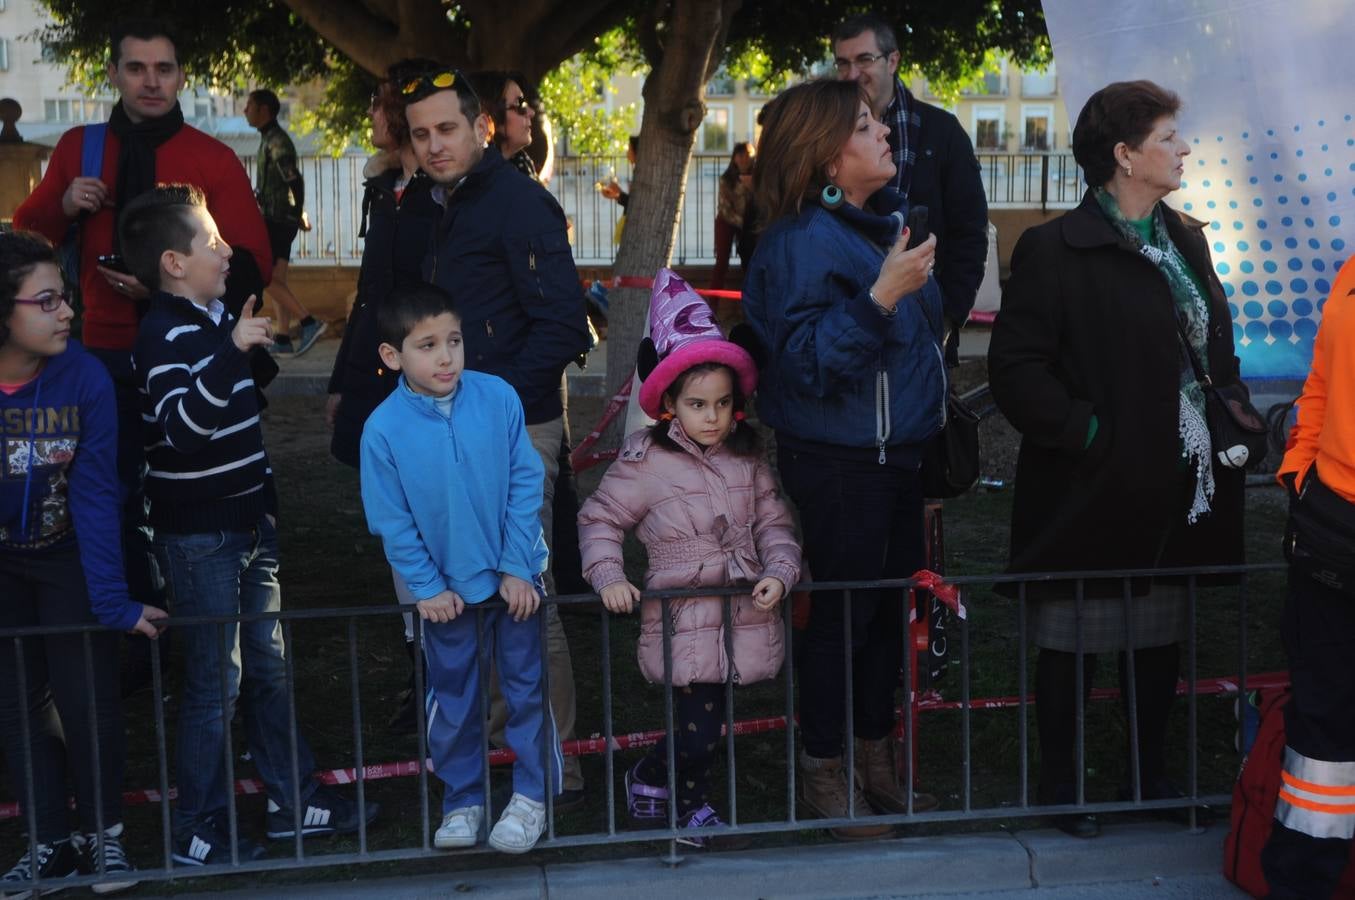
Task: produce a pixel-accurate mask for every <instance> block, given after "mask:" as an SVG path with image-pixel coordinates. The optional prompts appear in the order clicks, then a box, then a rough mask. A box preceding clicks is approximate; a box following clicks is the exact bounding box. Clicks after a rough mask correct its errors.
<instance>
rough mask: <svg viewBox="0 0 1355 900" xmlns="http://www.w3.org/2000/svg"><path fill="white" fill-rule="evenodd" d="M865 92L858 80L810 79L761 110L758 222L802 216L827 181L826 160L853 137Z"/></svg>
mask: <svg viewBox="0 0 1355 900" xmlns="http://www.w3.org/2000/svg"><path fill="white" fill-rule="evenodd" d="M864 99H865V91H864V89H863V88H862V87H861V85H859V84H857V83H856V82H855V81H826V80H825V81H810V82H807V83H805V84H797V85H795V86H794V87H792V88H789V89H787V90H786V91H784V92H782V93H781V95H780V96H778V97H777V98H776V99H775V100H773V101H772V102H771V103H769V104H767V106H766V107H765V108H764V110H763V120H762V137H761V139H760V140H759V141H758V154H757V162H755V163H754V164H753V205H754V206H755V207H756V208H757V224H758V227H759V228H766V227H767V226H768V225H771V224H772V223H773V222H775V221H776V220H777V219H780V218H783V217H785V216H794V215H798V214H799V212H800V208H801V206H802V205H803V204H804V202H805V201H806V200H808V201H811V202H817V198H818V195H819V192H820V191H822V190H823V188H824V186H825V185H827V184H828V174H827V169H828V164H829V163H831V162H832V161H833V160H834V159H836V158H837V156H838V154H839V153H841V152H842V148H843V147H844V146H846V144H847V141H848V140H850V139H851V136H852V129H853V128H855V127H856V116H857V114H858V113H859V112H860V111H861V102H862V101H863V100H864Z"/></svg>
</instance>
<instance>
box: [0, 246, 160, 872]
mask: <svg viewBox="0 0 1355 900" xmlns="http://www.w3.org/2000/svg"><path fill="white" fill-rule="evenodd" d="M74 317H75V313H74V312H72V310H71V307H70V303H69V302H68V300H67V297H66V288H65V285H64V284H63V282H62V278H61V270H60V269H58V268H57V265H56V252H55V251H54V250H53V249H52V245H51V244H49V243H48V242H47V239H46V238H44V237H42V236H40V235H36V234H30V233H27V232H17V233H10V234H0V447H3V448H4V452H3V454H0V466H3V470H0V597H2V598H4V600H3V602H0V629H7V628H29V627H35V626H59V625H95V624H96V623H97V624H99V625H103V626H105V627H106V628H109V629H117V630H110V631H94V632H93V633H91V634H90V635H89V636H88V637H89V640H88V643H86V642H85V636H84V635H83V634H81V633H79V632H74V633H66V634H49V635H44V636H40V637H28V638H24V639H23V640H22V642H21V643H22V648H23V652H22V654H20V653H19V652H18V651H17V648H16V647H15V642H14V641H13V640H12V639H9V638H6V639H4V640H0V744H3V747H4V754H5V763H6V768H7V769H8V772H9V778H10V783H11V786H12V789H13V794H12V796H14V797H17V798H19V800H20V802H21V803H22V804H23V807H24V816H25V824H26V825H27V826H28V828H29V829H30V830H31V836H32V839H33V841H34V845H33V848H32V849H36V851H37V854H36V857H35V856H34V855H33V853H32V852H31V849H30V851H28V852H25V853H24V854H23V856H22V857H21V858H20V859H19V861H18V863H16V864H15V865H14V867H13V868H11V869H10V870H9V871H8V872H6V873H5V874H4V875H3V876H0V890H3V892H4V893H5V896H10V895H11V893H15V892H22V891H23V890H25V882H28V881H31V880H32V879H33V878H35V877H38V876H41V877H42V879H43V880H44V881H45V880H46V879H48V878H53V879H55V878H61V877H65V876H67V875H75V874H79V873H80V872H81V871H93V872H99V871H100V865H101V864H102V874H103V875H104V876H105V878H106V879H108V880H106V881H104V882H103V883H101V884H100V885H99V887H98V890H99V892H100V893H109V892H111V891H115V890H120V889H123V888H128V887H131V886H132V885H134V884H136V879H135V877H134V876H133V875H132V871H133V870H132V866H131V864H130V863H129V862H128V860H127V857H126V854H125V853H124V852H123V849H122V844H121V837H122V773H123V754H124V737H123V730H122V703H121V699H120V697H119V695H118V684H119V682H118V646H119V642H120V636H119V635H118V633H117V631H137V632H140V633H142V634H144V635H146V636H147V637H152V638H153V637H155V636H156V634H157V633H158V632H157V629H156V626H155V624H154V621H155V620H156V619H162V618H164V617H165V612H164V610H161V609H158V608H156V607H154V606H144V605H142V604H141V603H138V602H136V601H135V600H133V599H132V598H131V597H130V596H128V593H127V582H126V580H125V579H124V577H123V569H122V549H121V544H120V541H119V539H118V535H119V534H120V533H121V532H120V526H119V524H118V516H119V511H120V509H121V506H122V498H121V493H122V489H121V488H120V487H119V483H118V475H117V428H118V425H117V419H116V405H117V404H116V403H115V402H114V399H113V382H112V380H111V379H110V378H109V377H108V372H107V371H106V370H105V369H104V367H103V365H102V364H100V363H99V361H98V360H97V359H95V358H94V357H93V356H90V355H88V354H87V353H85V351H84V349H83V348H82V347H81V346H80V345H79V344H77V343H75V342H74V341H72V340H70V331H71V320H72V319H73V318H74ZM86 654H88V655H86ZM86 661H88V666H89V668H88V669H87V668H86V665H87V663H86ZM21 684H22V685H24V687H25V689H26V692H21V691H20V685H21ZM91 692H92V694H93V696H90V694H91ZM25 735H26V736H27V743H26V744H25V740H24V738H25ZM91 741H94V747H95V750H94V751H91V746H90V745H91ZM30 765H31V766H32V768H31V770H30V769H29V768H28V767H29V766H30ZM29 771H31V773H32V778H31V781H30V779H29V778H27V777H25V773H26V772H29ZM96 773H98V774H97V775H96ZM68 777H69V778H70V780H71V781H72V782H73V784H74V787H75V808H76V813H77V814H78V816H79V822H80V827H79V830H78V831H75V832H72V831H71V828H70V820H69V818H68V813H67V811H66V797H67V791H66V781H67V778H68ZM96 778H98V783H97V790H96ZM30 791H31V794H30V793H29V792H30ZM30 797H31V798H32V803H31V806H30V803H29V798H30ZM100 819H102V826H103V835H102V839H100V837H99V834H98V828H99V823H100ZM50 890H52V888H50V887H49V888H46V889H45V890H44V891H43V893H46V892H48V891H50Z"/></svg>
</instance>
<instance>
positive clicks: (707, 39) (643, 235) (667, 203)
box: [603, 0, 741, 446]
mask: <svg viewBox="0 0 1355 900" xmlns="http://www.w3.org/2000/svg"><path fill="white" fill-rule="evenodd" d="M740 3H741V0H673V4H672V10H671V14H670V15H669V17H668V19H667V21H666V22H665V28H664V29H663V32H662V37H661V40H662V42H663V48H662V56H661V57H660V58H659V59H656V60H655V59H652V60H651V63H652V65H653V68H652V69H651V71H650V73H649V76H648V77H647V78H645V85H644V100H645V108H644V117H643V119H642V120H641V122H640V146H639V150H638V152H637V154H636V161H635V177H634V179H633V180H632V181H631V184H630V201H629V203H628V204H627V208H626V228H625V231H624V232H622V235H621V246H620V247H619V248H618V250H617V254H616V264H615V266H614V273H615V274H616V275H617V276H619V277H622V278H626V277H636V278H653V277H654V275H655V274H656V273H657V272H658V270H659V269H660V268H661V267H663V266H666V265H668V261H669V259H670V258H671V256H672V253H673V244H674V242H675V241H676V240H677V222H678V215H679V213H680V212H681V210H682V200H683V194H684V191H685V188H686V184H687V166H688V164H689V163H690V161H691V157H692V147H693V145H694V144H695V142H696V130H697V129H698V128H699V127H700V126H701V122H702V120H703V119H704V118H705V112H706V107H705V103H704V102H703V97H704V93H705V84H706V80H707V79H708V78H709V76H710V74H711V73H712V72H713V71H714V70H715V68H716V67H717V66H718V65H719V61H720V60H719V53H720V49H721V46H722V44H723V38H724V35H725V33H726V31H727V30H728V26H729V21H730V19H732V18H733V16H734V13H735V11H736V10H737V9H738V7H739V6H740ZM642 40H643V38H642ZM648 304H649V290H648V289H642V288H618V289H616V290H613V291H612V292H611V300H610V304H609V310H608V317H607V318H608V321H607V345H608V346H607V391H608V394H609V395H610V394H615V393H616V392H617V391H619V390H620V389H621V387H622V386H623V385H624V384H625V383H626V382H628V381H629V380H630V379H631V376H632V374H633V373H634V369H635V353H636V350H637V349H638V348H639V345H640V339H641V338H643V337H644V333H643V331H644V321H645V311H646V309H647V308H648ZM623 427H624V417H622V418H619V419H618V420H617V422H616V423H614V424H613V425H612V427H611V428H610V429H609V430H608V432H607V433H606V434H605V435H604V437H603V443H604V444H605V445H607V446H616V445H617V444H618V443H620V440H621V438H623V437H624V436H625V435H624V434H622V431H623Z"/></svg>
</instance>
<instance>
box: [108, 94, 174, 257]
mask: <svg viewBox="0 0 1355 900" xmlns="http://www.w3.org/2000/svg"><path fill="white" fill-rule="evenodd" d="M108 127H109V128H110V129H112V131H113V133H114V134H116V135H117V136H118V142H119V144H120V146H121V149H120V150H119V151H118V183H117V184H116V185H115V186H114V188H113V190H114V194H115V196H116V197H117V209H118V212H119V214H121V212H122V210H123V208H124V207H125V206H126V205H127V204H128V203H129V202H131V200H132V199H133V198H134V197H138V196H140V195H141V194H144V193H146V191H149V190H150V189H151V188H153V187H155V148H157V147H159V146H160V145H161V144H163V143H164V142H165V141H167V140H169V139H170V138H172V137H174V135H175V134H177V133H178V131H179V129H180V128H182V127H183V110H182V109H181V108H180V107H179V104H178V103H177V102H175V104H174V107H173V108H172V109H170V111H169V112H167V113H165V114H164V115H163V116H160V117H159V118H156V119H146V120H144V121H141V122H133V121H132V120H131V119H129V118H128V117H127V113H126V112H125V111H124V110H123V108H122V101H121V100H119V101H118V102H117V103H116V104H114V106H113V112H112V113H111V114H110V115H109V116H108ZM118 243H119V242H118V234H117V230H116V229H115V230H114V232H113V248H114V250H115V251H116V250H118V249H119V247H118Z"/></svg>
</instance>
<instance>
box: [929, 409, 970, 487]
mask: <svg viewBox="0 0 1355 900" xmlns="http://www.w3.org/2000/svg"><path fill="white" fill-rule="evenodd" d="M978 480H979V415H978V413H976V412H974V411H973V410H972V409H970V408H969V407H968V406H966V405H965V402H964V401H963V400H961V399H960V396H959V395H958V394H956V393H955V391H953V390H952V391H949V392H948V393H947V394H946V424H945V426H944V427H943V428H942V429H941V430H940V431H939V432H937V433H936V435H935V436H933V437H932V439H931V440H930V441H928V442H927V446H926V447H925V448H924V449H923V451H922V495H923V496H924V497H932V498H935V499H940V500H948V499H950V498H951V497H958V496H960V495H961V494H963V493H964V492H965V491H967V490H969V489H970V488H972V487H973V486H974V482H976V481H978Z"/></svg>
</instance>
